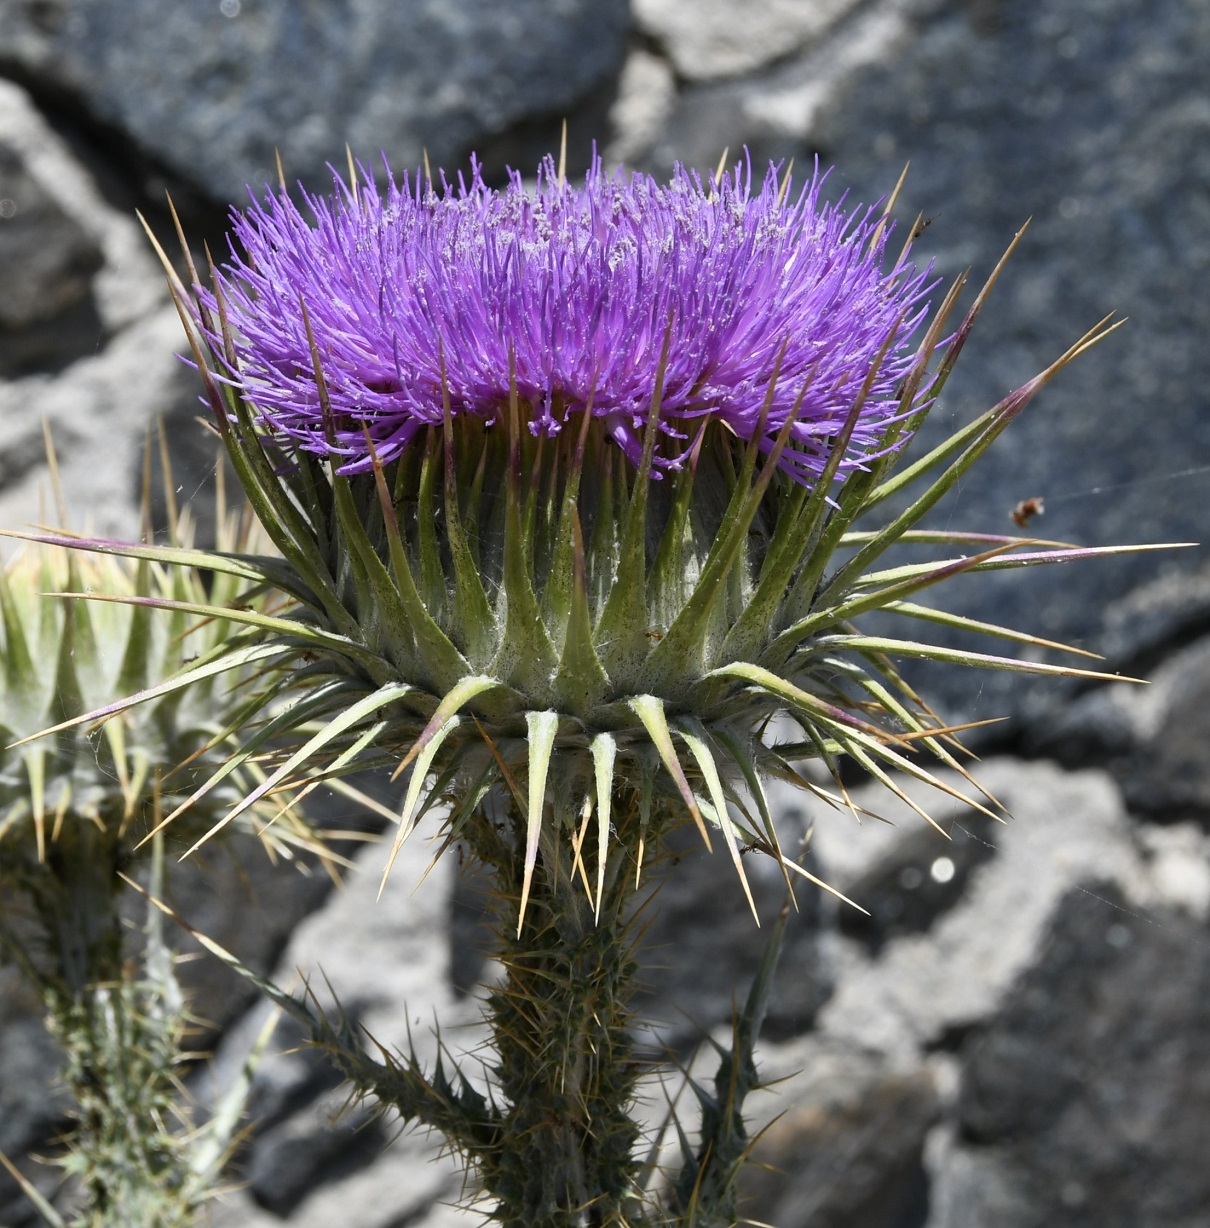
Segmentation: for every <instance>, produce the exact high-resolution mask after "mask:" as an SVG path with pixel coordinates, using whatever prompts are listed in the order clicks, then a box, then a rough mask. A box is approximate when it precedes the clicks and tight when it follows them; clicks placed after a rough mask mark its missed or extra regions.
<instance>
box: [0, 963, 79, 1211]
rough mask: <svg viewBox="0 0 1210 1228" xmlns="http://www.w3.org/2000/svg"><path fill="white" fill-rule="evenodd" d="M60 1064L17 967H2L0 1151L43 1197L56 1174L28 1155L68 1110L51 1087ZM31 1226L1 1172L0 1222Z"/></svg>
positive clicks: (19, 1196)
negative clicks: (28, 1224)
mask: <svg viewBox="0 0 1210 1228" xmlns="http://www.w3.org/2000/svg"><path fill="white" fill-rule="evenodd" d="M60 1064H61V1058H60V1055H59V1052H58V1048H57V1046H56V1045H55V1043H54V1041H52V1040H51V1038H50V1037H49V1036H48V1035H47V1032H46V1029H45V1028H44V1027H43V1026H42V1012H41V1009H40V1007H39V1005H38V1001H37V999H36V998H35V997H34V995H33V993H32V992H31V991H30V990H29V989H28V987H27V986H26V985H25V984H24V982H23V981H22V979H21V976H20V974H19V973H18V971H17V969H16V968H15V967H13V966H11V965H8V964H0V1152H3V1153H4V1154H5V1155H6V1156H8V1157H9V1158H10V1159H12V1160H14V1161H16V1162H17V1164H18V1167H19V1168H20V1170H21V1172H22V1174H23V1176H24V1177H25V1178H26V1179H27V1180H29V1181H32V1182H33V1183H34V1184H35V1185H36V1186H37V1187H38V1188H39V1189H40V1190H41V1192H42V1193H43V1194H45V1195H47V1196H49V1194H50V1192H51V1190H53V1189H54V1187H55V1186H56V1185H57V1184H58V1183H59V1179H60V1178H59V1173H58V1171H57V1170H56V1169H53V1168H51V1167H49V1166H47V1165H45V1164H39V1163H37V1162H36V1161H33V1160H32V1159H31V1158H29V1157H28V1156H27V1155H26V1153H27V1152H28V1151H29V1150H30V1149H31V1148H37V1147H39V1146H41V1145H42V1144H43V1143H45V1142H46V1140H47V1139H48V1138H49V1137H50V1134H51V1132H52V1130H53V1129H54V1127H55V1126H56V1125H57V1124H59V1123H60V1122H61V1121H62V1118H63V1114H64V1112H65V1111H66V1109H67V1103H66V1101H65V1099H64V1097H63V1095H62V1094H61V1092H60V1091H59V1089H57V1088H56V1086H55V1078H56V1076H57V1074H58V1071H59V1067H60ZM32 1222H33V1212H32V1208H31V1207H30V1205H29V1203H28V1201H27V1200H26V1198H25V1195H24V1194H23V1193H22V1192H21V1189H20V1187H19V1186H18V1185H17V1183H16V1181H14V1180H13V1178H12V1176H11V1175H10V1174H9V1173H8V1172H7V1171H6V1170H4V1169H2V1168H0V1223H2V1224H5V1225H14V1226H16V1225H24V1224H26V1223H32Z"/></svg>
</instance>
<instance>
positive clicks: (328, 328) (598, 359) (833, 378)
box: [208, 159, 930, 480]
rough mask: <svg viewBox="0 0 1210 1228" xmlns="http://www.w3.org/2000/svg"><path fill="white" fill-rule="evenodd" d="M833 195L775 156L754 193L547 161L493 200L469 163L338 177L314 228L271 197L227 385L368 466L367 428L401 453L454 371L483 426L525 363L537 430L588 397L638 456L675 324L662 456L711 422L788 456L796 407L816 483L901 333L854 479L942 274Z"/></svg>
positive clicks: (793, 464)
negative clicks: (793, 188) (319, 373)
mask: <svg viewBox="0 0 1210 1228" xmlns="http://www.w3.org/2000/svg"><path fill="white" fill-rule="evenodd" d="M821 184H822V176H820V175H819V173H818V171H817V172H816V174H815V175H814V176H813V178H812V179H811V181H810V182H809V183H808V184H807V185H806V186H805V188H803V189H802V190H801V191H800V192H799V193H797V194H796V195H791V194H790V193H789V191H788V184H781V185H779V182H778V175H777V170H776V168H775V167H770V169H769V172H768V174H767V175H766V177H765V180H764V183H763V185H762V186H761V187H760V188H759V190H756V191H754V190H753V184H752V176H751V170H750V168H749V167H746V166H741V167H738V168H736V169H735V170H734V171H733V172H732V173H731V174H729V175H727V176H725V177H724V178H723V179H722V181H721V182H720V183H718V184H717V185H716V187H715V188H713V189H710V188H708V187H704V186H703V184H702V182H701V180H700V179H699V178H698V176H697V175H695V174H691V173H690V172H688V171H686V170H684V169H683V168H678V169H677V170H676V171H675V173H674V174H673V177H672V181H671V183H669V184H667V185H664V184H660V183H657V182H656V181H655V180H654V179H652V178H650V177H648V176H645V175H632V176H625V175H623V174H621V173H620V172H619V173H618V174H616V175H613V176H609V175H606V174H605V173H604V172H603V171H602V169H601V166H600V163H599V162H598V163H597V164H596V165H595V166H594V167H593V168H592V170H590V171H589V173H588V174H587V176H586V178H585V180H584V184H583V186H582V187H576V186H574V185H571V184H568V183H565V182H560V181H559V178H558V176H557V174H556V172H555V169H554V165H553V162H551V161H550V160H549V159H548V160H547V161H546V162H544V163H543V165H542V167H541V168H540V170H539V173H538V178H537V183H536V185H535V187H534V189H533V190H532V191H530V190H527V188H526V187H524V186H523V184H522V181H521V177H520V176H519V175H515V174H514V175H513V177H512V179H511V181H510V183H509V185H508V187H506V188H504V189H503V190H501V191H496V190H494V189H492V188H489V187H487V186H486V185H485V184H484V183H483V180H482V178H481V177H480V173H479V169H478V167H477V166H476V165H474V164H472V169H471V177H470V181H469V183H468V182H467V181H466V180H465V179H464V178H463V177H462V176H461V175H460V176H459V178H458V183H457V186H456V187H454V186H451V185H449V184H447V183H444V181H443V186H442V190H441V191H440V192H437V191H435V190H434V189H433V187H432V185H431V183H430V184H427V186H422V181H421V179H420V177H419V176H417V178H416V180H415V183H414V184H413V182H412V181H411V180H410V179H409V178H408V177H407V176H405V177H404V180H403V183H402V185H401V184H399V183H396V182H395V181H394V179H391V180H390V182H389V184H388V186H387V187H386V189H385V190H380V189H379V188H377V187H376V186H374V184H373V182H372V180H371V179H370V178H369V177H368V176H367V177H366V180H365V182H363V183H359V184H357V185H355V186H353V187H350V186H348V185H346V184H344V183H343V182H342V181H341V180H340V179H339V178H337V181H336V191H335V193H334V195H333V196H332V197H331V198H326V199H325V198H318V197H314V196H310V195H305V194H304V201H305V204H306V208H307V210H308V211H309V214H310V217H305V216H304V215H303V213H301V212H300V211H299V209H298V208H297V207H296V206H295V204H294V203H293V202H292V201H291V200H290V199H289V197H288V196H287V195H286V194H285V193H281V194H273V195H269V196H268V197H267V198H266V199H265V201H264V202H263V203H257V202H254V204H253V205H252V207H251V208H250V209H249V210H248V211H247V212H245V213H242V214H239V213H237V214H236V217H235V235H236V237H237V238H238V240H239V243H240V244H241V245H242V248H243V250H244V253H245V254H244V255H242V256H240V255H236V256H235V257H234V258H233V261H232V262H231V263H230V264H228V265H227V266H226V268H225V270H224V271H223V273H222V274H221V275H220V278H219V282H220V285H221V289H222V293H223V296H224V298H225V300H226V306H227V311H228V313H229V317H230V321H231V323H232V325H233V327H234V330H235V334H236V350H237V353H238V360H239V361H238V369H236V370H231V371H228V372H227V378H229V379H230V381H231V382H232V383H233V384H234V385H235V386H236V387H237V388H238V389H240V391H241V392H242V394H243V395H244V396H245V397H246V398H247V399H248V400H249V401H250V402H252V403H253V404H254V405H255V406H256V407H257V409H258V411H259V413H260V414H261V415H262V417H263V420H264V421H265V422H266V424H267V425H268V427H269V428H270V429H271V431H272V432H273V433H274V434H276V435H278V436H279V437H281V436H284V437H286V438H288V439H289V440H292V441H294V444H295V445H296V446H299V447H302V448H305V449H307V450H309V451H313V452H317V453H333V454H335V455H337V456H338V457H339V458H343V468H344V470H345V471H346V472H354V471H358V470H362V469H365V468H367V467H368V465H369V455H368V447H367V444H366V440H365V430H366V428H368V429H369V433H370V435H371V437H372V438H373V440H374V446H375V450H376V451H377V453H378V455H379V457H381V458H382V459H383V460H384V461H385V460H389V459H392V458H393V457H395V456H397V455H398V454H399V453H400V452H401V451H402V449H404V448H405V447H407V445H408V443H409V442H410V441H411V440H412V439H413V438H414V437H415V436H416V435H417V434H418V433H421V432H423V431H424V430H425V428H426V427H428V426H430V425H433V424H439V423H440V422H441V420H442V364H443V362H444V369H445V374H444V378H445V384H446V387H447V389H448V393H449V397H450V403H451V407H452V411H453V414H454V415H455V417H456V416H458V415H462V414H474V415H477V416H479V417H480V418H482V419H484V420H486V421H493V420H495V419H496V418H497V416H498V415H499V413H500V411H501V408H502V406H504V405H506V404H507V402H508V396H509V381H510V375H509V372H510V365H511V367H512V369H513V370H514V371H515V381H516V387H517V391H518V393H519V395H520V397H521V398H522V401H523V404H524V406H525V411H526V414H527V416H528V419H529V426H530V429H531V430H532V431H533V432H534V433H535V434H538V433H546V434H549V435H554V434H557V433H558V432H559V430H560V429H561V428H562V427H563V426H564V424H565V423H566V422H567V420H568V417H569V415H574V414H576V413H578V412H579V411H582V410H584V409H585V407H586V406H588V405H589V404H590V403H591V406H592V413H593V415H594V416H596V417H599V418H601V419H602V420H603V421H604V425H605V428H606V430H607V432H608V434H609V435H610V436H611V437H612V438H613V439H614V440H615V441H616V443H617V444H618V445H619V447H621V449H622V450H623V451H624V452H625V453H626V455H627V456H629V457H630V458H631V460H632V461H636V462H637V460H638V458H639V455H640V452H641V441H642V435H643V429H644V424H645V423H646V421H647V418H648V416H649V412H650V407H651V403H652V396H653V392H654V389H655V386H656V381H657V375H658V371H659V366H660V356H661V350H662V348H663V344H664V339H665V335H666V334H667V333H668V330H669V329H671V334H670V346H669V351H668V359H667V365H666V370H665V375H664V391H663V398H662V401H661V405H660V428H661V431H662V436H661V439H660V443H659V447H658V449H657V458H658V463H659V464H660V465H661V466H663V467H669V466H675V465H676V464H677V463H678V461H679V459H680V458H681V457H682V456H683V455H684V454H685V452H686V450H687V449H688V447H689V446H690V444H691V441H692V439H693V438H694V436H695V435H696V433H697V430H698V427H699V424H700V423H701V421H702V420H703V419H704V418H707V417H713V418H718V419H720V420H721V421H722V422H723V423H724V424H725V425H726V426H727V427H728V428H730V430H731V431H733V432H734V433H735V434H736V435H737V436H739V437H740V438H742V439H751V438H752V437H753V435H754V434H756V433H757V432H758V431H759V432H762V436H763V437H762V441H761V442H762V447H765V448H767V447H769V446H771V444H772V441H773V439H774V437H775V436H776V435H777V432H778V431H779V429H780V428H781V426H782V425H783V423H784V422H785V421H786V418H787V417H788V416H790V415H794V416H795V422H794V424H793V426H792V427H791V434H790V443H789V446H788V447H787V449H786V451H785V453H784V454H783V459H782V466H783V468H785V469H786V470H787V471H789V472H790V473H791V474H793V475H794V476H795V477H797V478H799V480H810V479H811V478H812V477H813V476H814V475H816V474H818V473H819V471H820V470H821V469H822V467H823V465H824V463H825V461H826V459H827V455H828V447H829V441H830V439H831V438H832V437H833V436H835V435H836V433H837V432H838V431H839V429H840V427H841V425H842V424H843V422H844V421H845V418H846V417H847V415H848V413H849V411H850V410H851V409H852V406H853V403H854V401H855V399H856V397H857V395H858V393H859V390H860V388H861V387H862V384H863V382H864V381H865V379H866V378H867V376H868V374H869V371H870V368H871V365H872V364H873V362H874V361H875V359H876V357H877V355H878V354H879V352H880V351H881V350H882V349H883V347H884V345H886V343H887V340H888V337H889V336H890V335H891V334H892V333H894V337H893V339H892V341H891V343H890V345H889V348H888V349H887V352H886V355H885V358H884V360H883V362H882V365H881V368H880V370H879V372H878V374H877V376H876V377H875V379H874V381H873V384H872V386H871V389H870V392H869V395H868V397H867V400H866V403H865V408H864V411H863V414H862V417H861V421H860V423H859V424H858V426H857V429H856V431H855V433H854V435H853V438H852V442H851V445H850V448H849V454H848V456H846V457H845V459H844V461H843V463H842V465H841V472H840V476H842V477H843V476H844V474H845V472H847V471H848V470H850V469H852V468H853V467H854V466H858V465H860V464H861V463H862V461H863V459H866V458H868V457H869V456H871V455H872V454H874V453H875V452H876V451H877V450H878V449H879V448H880V446H881V445H880V438H881V433H882V431H883V430H884V429H885V427H886V426H887V425H888V423H889V422H891V421H892V420H893V419H894V418H895V417H896V415H898V414H900V413H901V412H902V407H901V406H900V403H899V399H898V397H897V395H896V390H897V386H898V385H899V383H900V381H901V380H902V379H903V377H904V376H905V374H906V373H907V372H908V371H909V370H910V368H911V366H912V364H913V361H914V360H915V358H914V351H913V349H912V347H911V345H910V339H911V335H912V333H913V331H914V329H915V328H916V326H917V325H918V324H919V323H920V321H921V320H922V318H923V317H924V314H925V312H926V310H927V307H926V305H925V303H924V296H925V294H926V292H927V290H928V289H929V288H930V287H929V286H927V285H926V282H927V279H928V273H927V270H926V271H924V272H918V271H917V270H915V269H914V268H913V267H912V266H911V265H908V264H903V263H900V264H898V265H896V266H895V267H894V268H892V269H891V270H890V271H889V272H885V271H884V269H883V264H884V245H885V242H886V235H885V233H877V234H876V226H877V219H876V217H875V216H874V213H873V211H872V210H865V211H862V212H860V213H857V214H852V213H846V212H845V211H843V209H842V208H840V207H839V206H834V205H829V204H826V203H824V202H822V201H821V200H820V188H821ZM208 301H209V304H210V305H211V306H213V305H214V298H213V297H212V296H211V297H209V299H208ZM302 303H305V305H306V311H307V315H308V316H309V319H310V322H311V327H312V330H313V333H314V338H315V343H316V346H317V349H318V354H319V357H320V363H321V366H322V370H323V376H324V381H325V383H326V386H327V391H328V396H329V399H330V406H331V410H332V421H331V422H330V423H329V424H327V425H325V423H324V421H323V416H322V414H321V409H320V402H319V395H318V390H317V387H316V380H315V375H314V367H313V362H312V354H311V348H310V345H309V342H308V339H307V332H306V327H305V323H304V316H303V311H302V307H301V304H302ZM783 348H784V354H783V353H782V351H783ZM779 355H781V365H780V372H779V374H778V375H777V379H776V382H775V384H774V387H773V392H772V399H771V404H770V407H769V410H768V413H767V415H766V417H765V421H764V423H763V426H762V423H761V418H762V412H763V410H764V406H765V402H766V399H767V398H768V397H769V386H770V380H771V378H772V376H773V374H774V370H775V368H776V366H777V363H778V358H779ZM329 431H331V434H329Z"/></svg>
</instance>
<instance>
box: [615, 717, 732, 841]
mask: <svg viewBox="0 0 1210 1228" xmlns="http://www.w3.org/2000/svg"><path fill="white" fill-rule="evenodd" d="M629 703H630V707H631V708H632V709H633V711H634V714H635V715H636V716H637V717H638V718H639V720H640V721H642V722H643V727H644V728H645V729H646V730H647V733H648V736H649V737H650V738H651V742H652V745H653V746H654V747H655V749H656V751H657V752H658V754H659V757H660V761H661V762H662V763H663V765H664V767H666V768H667V769H668V774H669V775H670V776H671V777H672V779H673V780H674V781H676V787H677V789H678V791H679V792H680V795H681V798H682V800H683V801H684V803H685V806H686V807H687V808H688V810H689V813H690V814H691V815H692V816H693V821H694V822H695V823H696V824H697V829H698V831H699V832H700V833H701V836H702V841H703V843H704V844H705V845H706V848H707V850H708V851H713V850H712V848H711V844H710V833H709V832H708V831H707V830H706V824H705V823H704V822H703V820H702V812H701V811H700V810H699V809H698V804H697V799H696V798H695V797H694V796H693V790H692V789H691V788H690V787H689V781H688V780H686V779H685V772H684V769H683V768H682V767H681V764H680V760H679V759H677V757H676V748H675V747H674V746H673V745H672V734H671V731H670V730H669V728H668V719H667V717H666V716H665V715H664V702H663V700H661V699H660V698H659V697H658V696H655V695H636V696H635V697H634V698H633V699H631V700H630V701H629Z"/></svg>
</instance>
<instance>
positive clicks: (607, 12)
mask: <svg viewBox="0 0 1210 1228" xmlns="http://www.w3.org/2000/svg"><path fill="white" fill-rule="evenodd" d="M626 26H627V5H626V2H625V0H513V2H512V3H509V4H498V3H495V0H467V2H464V3H460V4H434V3H429V2H428V0H403V2H402V3H383V2H382V0H359V2H358V3H355V4H346V5H337V6H325V5H320V6H315V5H295V4H285V5H282V4H264V3H260V2H258V0H222V3H218V2H215V3H211V4H199V3H192V4H186V5H173V6H170V7H169V8H167V9H166V8H165V7H164V6H163V5H160V4H156V3H155V2H154V0H89V2H88V3H84V4H81V3H78V2H76V0H9V3H7V4H5V5H4V6H3V7H0V48H3V51H0V69H3V68H5V67H7V69H8V71H9V72H10V73H12V74H14V75H17V74H19V75H20V76H21V77H22V78H23V79H26V80H30V81H37V82H38V84H39V86H40V87H41V88H45V89H48V90H54V91H55V92H56V93H57V94H59V95H60V96H66V97H69V98H71V99H73V100H74V102H75V104H76V105H77V106H78V107H79V108H80V109H81V110H82V111H83V112H84V113H85V114H86V115H87V116H88V117H90V118H91V119H93V120H96V121H101V122H103V123H105V124H107V125H111V126H113V127H116V128H118V129H119V130H120V131H121V132H122V133H124V134H125V135H126V136H127V137H128V138H130V139H132V140H133V141H134V142H135V143H136V144H137V145H138V146H139V147H140V148H141V149H142V150H143V151H144V152H145V153H147V154H148V155H150V156H151V157H152V158H154V159H155V160H156V161H158V162H159V163H161V164H163V165H165V166H168V167H170V168H171V169H172V170H173V171H174V172H175V173H177V174H179V175H180V176H182V177H183V178H185V179H186V180H188V181H190V182H192V183H194V184H196V185H198V186H199V187H201V188H202V189H203V190H204V191H206V192H208V193H209V194H210V195H211V196H212V197H213V198H215V199H219V200H242V199H244V196H245V185H248V184H251V185H253V186H254V187H256V188H259V187H260V185H261V184H264V183H266V182H271V181H275V180H276V172H275V170H274V150H275V149H277V150H280V151H281V156H282V159H283V161H284V163H285V166H286V169H287V171H288V173H289V175H290V177H291V179H294V178H295V177H298V178H301V179H303V180H305V181H307V182H309V183H312V184H313V185H315V186H318V187H319V188H321V189H323V188H325V187H326V186H327V182H328V181H329V180H328V173H327V171H326V170H325V164H326V163H328V162H331V161H336V162H339V163H340V164H341V165H342V166H343V164H344V156H343V150H344V146H345V144H346V142H347V143H348V144H349V145H351V146H352V148H353V149H354V151H355V152H357V153H358V155H359V156H361V157H363V158H364V159H366V160H367V161H373V160H375V159H376V158H377V156H378V153H379V151H380V150H382V151H384V152H385V153H386V154H387V156H388V157H389V158H390V160H391V162H392V165H393V166H395V167H396V169H398V170H399V171H402V170H404V169H405V168H407V167H412V166H417V165H419V164H420V160H421V154H422V150H424V149H425V148H427V149H428V151H429V156H430V158H431V159H432V161H433V165H434V166H439V165H443V164H450V165H452V164H453V163H454V162H455V161H457V160H460V159H461V158H463V157H464V156H465V154H466V152H467V151H468V150H470V149H472V148H473V147H474V146H475V145H476V144H478V143H480V142H482V141H483V140H484V138H486V137H490V136H491V135H493V134H495V133H499V132H502V131H503V130H505V129H506V128H508V127H509V126H510V125H512V124H515V123H516V122H517V121H519V120H522V119H524V118H526V117H529V116H536V115H541V116H547V115H551V114H558V113H559V112H561V111H562V112H565V111H566V110H567V108H569V107H570V106H572V105H573V104H574V103H576V102H577V100H579V99H580V98H582V97H583V96H584V95H585V94H586V93H587V92H589V91H591V90H592V89H594V88H595V87H597V86H600V85H602V84H603V83H604V82H605V81H606V80H607V79H608V78H610V77H611V76H612V75H613V74H615V73H616V72H617V69H618V67H619V66H620V64H621V60H622V54H623V44H624V36H625V31H626Z"/></svg>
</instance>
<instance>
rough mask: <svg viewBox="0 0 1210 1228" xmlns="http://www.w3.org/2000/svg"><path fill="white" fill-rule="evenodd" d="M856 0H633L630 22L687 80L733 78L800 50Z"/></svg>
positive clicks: (847, 9) (835, 20)
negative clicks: (739, 2)
mask: <svg viewBox="0 0 1210 1228" xmlns="http://www.w3.org/2000/svg"><path fill="white" fill-rule="evenodd" d="M857 3H858V0H808V2H807V3H804V2H803V0H750V2H749V3H747V4H744V5H736V4H733V3H730V2H729V0H697V2H696V3H693V4H686V3H685V0H634V15H635V21H636V22H637V24H638V27H639V29H640V30H642V31H643V33H645V34H647V35H649V36H650V37H651V38H653V39H655V40H657V42H658V43H659V45H660V47H661V48H662V49H663V50H664V51H665V52H666V53H667V55H668V57H669V59H671V61H672V63H673V65H674V66H675V67H676V70H677V72H678V73H679V74H680V75H681V76H682V77H684V78H685V79H686V80H689V81H708V80H711V79H713V78H717V77H732V76H737V75H738V74H740V73H749V72H752V71H753V70H754V69H759V68H763V67H765V66H766V65H767V64H771V63H773V62H774V61H776V60H780V59H783V58H785V57H786V56H789V55H793V54H794V53H795V52H796V51H801V50H802V48H803V47H804V46H806V45H807V44H808V43H810V42H812V41H814V40H815V39H818V38H819V36H820V35H821V34H823V33H824V32H825V31H827V29H828V28H829V27H830V26H832V25H833V24H834V23H835V22H837V21H839V20H840V18H841V17H843V16H844V15H845V14H846V13H848V12H849V11H850V10H851V9H853V8H855V7H856V6H857Z"/></svg>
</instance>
